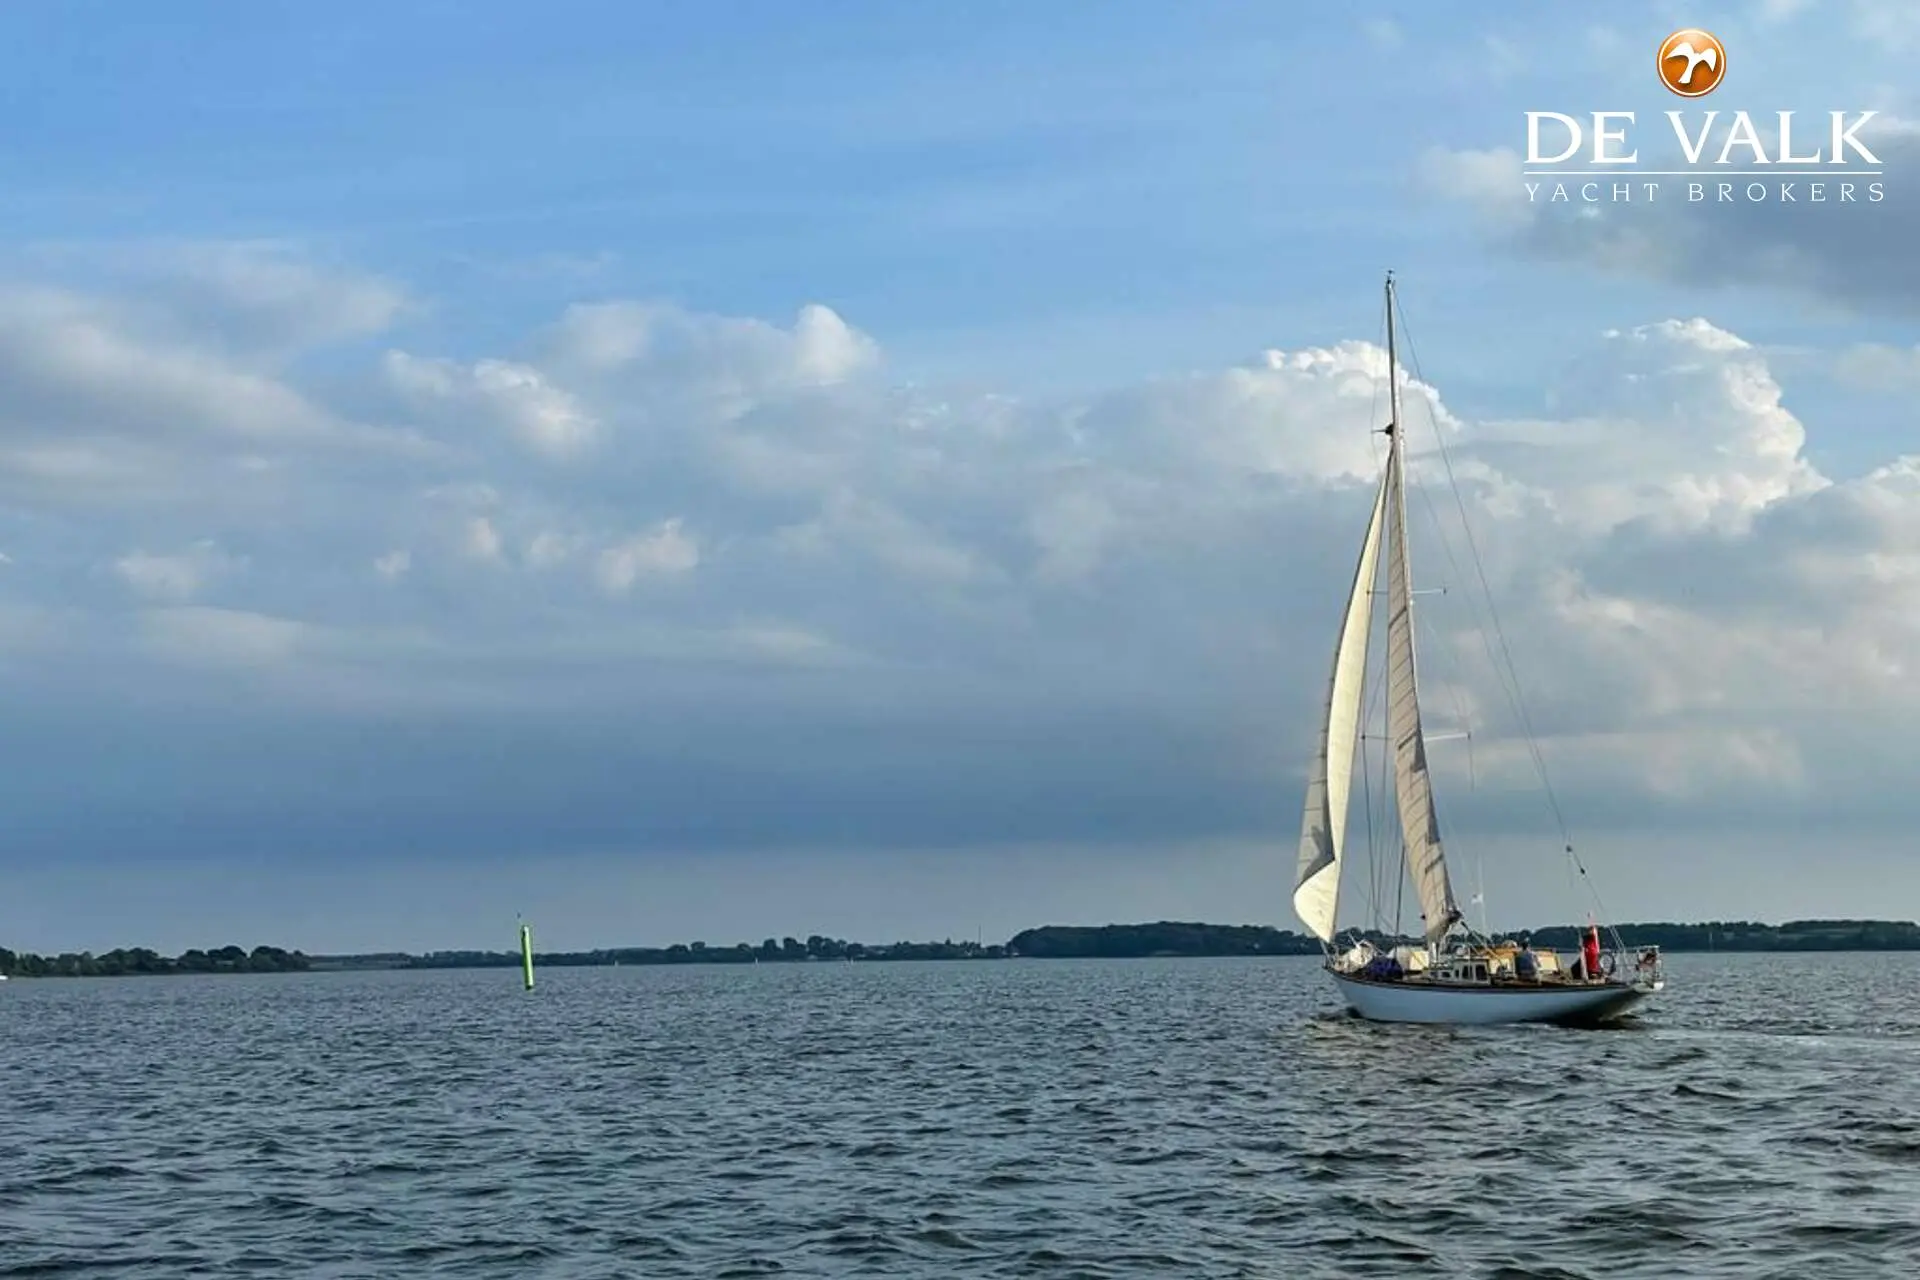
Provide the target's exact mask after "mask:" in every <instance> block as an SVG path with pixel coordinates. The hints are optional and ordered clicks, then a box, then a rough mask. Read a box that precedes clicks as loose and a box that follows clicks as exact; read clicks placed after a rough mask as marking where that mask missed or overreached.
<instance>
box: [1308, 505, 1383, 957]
mask: <svg viewBox="0 0 1920 1280" xmlns="http://www.w3.org/2000/svg"><path fill="white" fill-rule="evenodd" d="M1387 479H1388V477H1387V476H1382V477H1381V483H1380V488H1379V490H1378V491H1377V492H1376V493H1375V494H1374V498H1373V516H1372V517H1371V518H1370V519H1369V520H1368V521H1367V536H1366V539H1365V541H1363V542H1362V543H1361V544H1360V564H1359V566H1358V567H1357V568H1356V569H1355V570H1354V575H1353V590H1352V591H1351V592H1350V593H1348V595H1347V616H1346V621H1345V623H1344V624H1342V626H1341V628H1340V641H1339V643H1338V644H1337V645H1336V646H1335V647H1334V652H1333V674H1332V675H1331V676H1330V677H1328V680H1327V708H1326V718H1325V719H1324V720H1323V721H1322V722H1321V725H1320V750H1319V752H1318V753H1317V754H1316V755H1315V756H1314V758H1313V770H1312V772H1311V773H1310V774H1309V775H1308V779H1307V802H1306V812H1305V813H1304V814H1303V815H1302V818H1301V824H1300V870H1299V874H1298V875H1297V876H1296V877H1295V878H1294V889H1293V910H1294V914H1295V915H1297V916H1299V917H1300V919H1301V921H1302V922H1303V923H1304V924H1305V925H1306V926H1307V928H1309V929H1311V930H1313V932H1314V933H1315V934H1316V935H1317V936H1318V937H1319V938H1320V939H1321V940H1322V941H1324V942H1332V941H1333V922H1334V915H1335V913H1336V911H1337V910H1338V907H1339V899H1340V852H1341V850H1342V848H1343V847H1344V845H1345V839H1346V830H1347V795H1348V791H1349V788H1350V787H1351V784H1352V781H1353V749H1354V743H1355V741H1356V739H1357V737H1358V735H1359V727H1360V693H1361V687H1362V683H1363V677H1364V675H1365V673H1366V665H1367V635H1368V632H1369V630H1370V628H1371V626H1372V622H1373V593H1374V575H1375V572H1376V569H1377V565H1378V561H1379V557H1380V526H1381V521H1382V516H1383V514H1384V513H1385V511H1386V504H1387Z"/></svg>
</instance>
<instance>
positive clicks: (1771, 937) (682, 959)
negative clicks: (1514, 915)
mask: <svg viewBox="0 0 1920 1280" xmlns="http://www.w3.org/2000/svg"><path fill="white" fill-rule="evenodd" d="M1582 930H1583V926H1574V925H1552V926H1548V927H1546V928H1541V929H1532V930H1516V931H1514V932H1513V933H1512V934H1505V935H1502V936H1512V937H1526V938H1529V939H1530V940H1531V941H1532V942H1533V943H1534V945H1536V946H1543V947H1553V948H1572V947H1575V946H1577V945H1578V939H1579V934H1580V933H1581V932H1582ZM1618 931H1619V934H1620V936H1621V938H1622V939H1624V940H1625V942H1626V943H1627V945H1629V946H1657V947H1659V948H1660V949H1661V950H1662V951H1664V952H1670V953H1686V952H1711V951H1730V952H1761V953H1766V952H1838V951H1920V924H1915V923H1914V922H1913V921H1910V920H1790V921H1787V922H1786V923H1784V924H1777V925H1772V924H1760V923H1757V922H1754V921H1710V922H1707V923H1703V924H1671V923H1635V924H1622V925H1620V926H1618ZM1360 936H1363V937H1366V938H1368V939H1370V940H1371V941H1373V942H1375V943H1376V944H1382V943H1387V944H1390V943H1394V942H1400V941H1408V939H1395V938H1391V937H1387V936H1385V935H1381V934H1377V933H1371V932H1369V933H1364V934H1362V935H1360ZM1318 954H1320V942H1319V940H1318V939H1316V938H1314V937H1313V936H1311V935H1310V934H1301V933H1295V932H1293V931H1292V930H1288V929H1275V928H1272V927H1270V926H1266V925H1225V924H1203V923H1198V922H1184V921H1172V920H1162V921H1156V922H1154V923H1151V924H1108V925H1044V926H1042V927H1040V928H1037V929H1025V930H1022V931H1021V932H1019V933H1017V934H1015V935H1014V936H1013V937H1012V938H1009V939H1008V940H1007V941H1006V942H1004V943H985V944H982V943H980V942H954V941H952V940H947V941H943V942H894V943H884V944H869V943H860V942H846V941H843V940H841V939H839V938H828V937H823V936H821V935H819V934H815V935H813V936H811V937H809V938H806V939H804V940H801V939H797V938H792V937H788V938H779V939H775V938H768V939H766V940H765V941H764V942H762V943H760V945H758V946H754V945H752V944H749V943H745V942H742V943H737V944H735V945H733V946H709V945H708V944H706V943H704V942H690V943H675V944H673V945H672V946H667V947H611V948H601V949H598V950H594V951H561V952H536V953H535V956H534V960H535V963H536V965H538V966H539V967H542V968H584V967H597V966H608V965H675V964H709V965H710V964H791V963H796V962H806V961H815V962H818V961H858V962H861V963H873V962H886V961H907V960H1008V959H1024V960H1067V959H1107V960H1139V959H1150V958H1155V957H1163V956H1164V957H1188V958H1203V957H1223V956H1288V955H1302V956H1304V955H1318ZM519 963H520V954H519V952H517V951H430V952H425V953H422V954H418V955H416V954H413V953H410V952H403V951H392V952H376V953H368V954H360V955H307V954H306V953H304V952H301V951H289V950H286V949H284V948H280V947H269V946H259V947H254V948H253V949H252V950H250V951H249V950H246V949H244V948H241V947H238V946H226V947H217V948H213V949H211V950H204V951H203V950H199V949H193V950H189V951H185V952H182V953H181V954H180V955H177V956H163V955H161V954H159V953H158V952H156V951H153V950H150V949H148V948H145V947H130V948H120V949H116V950H113V951H108V952H105V953H102V954H100V955H94V954H92V953H91V952H66V953H63V954H61V955H57V956H40V955H35V954H32V953H30V952H20V953H16V952H13V951H10V950H8V949H6V948H5V947H0V973H4V974H6V975H7V976H9V977H19V978H91V977H125V976H149V975H151V976H161V975H167V974H189V973H308V972H342V971H355V970H357V971H368V970H395V969H506V968H513V967H516V966H518V965H519Z"/></svg>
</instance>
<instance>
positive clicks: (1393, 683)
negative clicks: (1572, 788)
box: [1386, 271, 1461, 943]
mask: <svg viewBox="0 0 1920 1280" xmlns="http://www.w3.org/2000/svg"><path fill="white" fill-rule="evenodd" d="M1386 301H1387V405H1388V409H1387V412H1388V422H1387V446H1388V452H1387V486H1388V487H1389V488H1390V489H1391V490H1392V494H1391V495H1390V496H1389V498H1388V505H1389V507H1390V515H1391V519H1392V522H1393V528H1392V533H1391V535H1390V537H1389V538H1388V540H1387V736H1388V738H1389V739H1390V740H1391V742H1392V745H1393V790H1394V798H1395V799H1396V800H1397V801H1398V805H1399V809H1400V832H1401V837H1402V839H1403V840H1404V841H1405V842H1406V858H1407V870H1408V872H1409V873H1410V874H1411V876H1412V878H1413V886H1414V889H1415V891H1416V892H1417V893H1418V895H1419V898H1420V919H1421V925H1422V932H1423V933H1424V934H1425V935H1426V938H1427V941H1428V942H1430V943H1433V942H1439V941H1440V940H1441V939H1442V938H1444V937H1446V935H1447V932H1448V930H1450V929H1452V928H1453V926H1454V924H1455V923H1456V922H1458V921H1459V920H1460V918H1461V913H1460V907H1459V904H1458V903H1457V902H1456V901H1455V900H1454V896H1453V885H1452V883H1451V882H1450V881H1449V879H1448V877H1447V861H1446V852H1445V850H1444V848H1443V847H1442V845H1441V842H1440V823H1439V819H1438V817H1437V815H1436V814H1435V812H1434V807H1433V786H1432V780H1431V778H1430V777H1429V776H1428V773H1427V744H1426V735H1425V733H1424V731H1423V730H1422V727H1421V724H1420V688H1419V677H1418V674H1417V671H1416V668H1415V664H1414V652H1413V571H1412V567H1411V565H1410V563H1409V561H1408V558H1407V486H1406V449H1405V445H1404V442H1403V440H1402V436H1403V435H1404V432H1403V431H1402V425H1403V424H1402V422H1401V415H1400V361H1399V351H1398V349H1397V345H1396V342H1395V330H1394V288H1393V273H1392V272H1391V271H1389V272H1388V273H1387V283H1386Z"/></svg>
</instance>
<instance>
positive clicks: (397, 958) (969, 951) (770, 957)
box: [313, 933, 1007, 969]
mask: <svg viewBox="0 0 1920 1280" xmlns="http://www.w3.org/2000/svg"><path fill="white" fill-rule="evenodd" d="M1006 954H1007V949H1006V948H1005V947H1004V946H1002V945H1000V944H999V943H997V942H996V943H988V944H986V945H982V944H980V943H978V942H955V941H953V940H952V939H948V940H946V941H944V942H890V943H866V942H847V941H845V940H843V939H840V938H828V937H824V936H822V935H820V934H817V933H816V934H813V935H812V936H811V937H809V938H808V939H807V940H806V941H805V942H802V941H800V940H799V939H798V938H768V939H766V940H765V941H764V942H762V943H761V944H760V945H759V946H757V947H756V946H754V945H753V944H752V943H748V942H736V943H734V944H733V945H731V946H710V945H709V944H707V943H705V942H676V943H674V944H673V945H672V946H668V947H611V948H603V949H601V950H597V951H542V952H536V953H535V956H534V962H535V963H536V964H538V965H540V966H541V967H542V968H566V967H575V966H589V965H612V964H762V963H764V964H785V963H792V962H796V961H805V960H863V961H865V960H1002V959H1005V958H1006ZM313 963H314V967H315V968H316V969H503V968H509V967H516V966H518V965H519V963H520V953H519V952H518V951H429V952H427V953H426V954H425V955H408V954H406V953H405V952H390V953H385V954H378V955H358V956H315V957H314V961H313Z"/></svg>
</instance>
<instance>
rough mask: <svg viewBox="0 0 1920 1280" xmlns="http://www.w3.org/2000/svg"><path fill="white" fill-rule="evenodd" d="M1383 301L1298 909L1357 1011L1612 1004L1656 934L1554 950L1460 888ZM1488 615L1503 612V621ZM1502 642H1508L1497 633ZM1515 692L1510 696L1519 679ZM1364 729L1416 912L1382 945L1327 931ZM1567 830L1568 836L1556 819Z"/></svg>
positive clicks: (1644, 982)
mask: <svg viewBox="0 0 1920 1280" xmlns="http://www.w3.org/2000/svg"><path fill="white" fill-rule="evenodd" d="M1386 307H1387V320H1386V330H1387V335H1386V336H1387V344H1386V345H1387V387H1388V389H1387V404H1388V420H1387V425H1386V428H1385V430H1384V434H1385V435H1386V437H1387V458H1386V462H1385V464H1384V466H1383V467H1382V470H1381V476H1380V483H1379V487H1378V489H1377V490H1376V492H1375V494H1374V500H1373V513H1372V515H1371V517H1370V518H1369V519H1368V521H1367V530H1366V536H1365V538H1364V539H1363V540H1362V542H1361V545H1360V560H1359V565H1358V566H1357V568H1356V569H1355V572H1354V578H1353V587H1352V590H1351V591H1350V592H1349V593H1348V596H1347V605H1346V612H1345V615H1344V618H1343V621H1342V623H1341V627H1340V635H1339V639H1338V642H1337V643H1336V645H1335V648H1334V657H1333V674H1332V676H1331V677H1330V678H1329V682H1328V688H1327V697H1326V703H1325V714H1324V716H1323V718H1322V721H1321V726H1320V742H1319V750H1318V752H1317V753H1316V755H1315V756H1314V761H1313V766H1312V769H1311V771H1310V773H1309V776H1308V783H1307V793H1306V805H1305V813H1304V815H1303V818H1302V825H1301V836H1300V861H1299V868H1298V875H1297V876H1296V878H1295V881H1294V893H1293V909H1294V913H1295V914H1296V915H1298V916H1299V917H1300V920H1301V922H1302V923H1304V924H1305V925H1306V926H1307V927H1308V928H1309V929H1311V930H1312V931H1313V933H1314V934H1315V936H1317V937H1318V938H1319V939H1320V941H1321V944H1322V947H1323V950H1324V951H1325V955H1326V971H1327V973H1328V975H1329V976H1330V977H1331V978H1332V980H1333V983H1334V986H1335V988H1336V989H1337V990H1338V991H1339V993H1340V995H1341V997H1342V998H1343V999H1344V1000H1345V1001H1346V1003H1347V1005H1348V1006H1349V1008H1351V1009H1352V1010H1353V1012H1355V1013H1357V1014H1359V1015H1360V1016H1361V1017H1364V1018H1370V1019H1375V1020H1377V1021H1382V1022H1424V1023H1479V1024H1484V1023H1502V1022H1594V1021H1605V1020H1608V1019H1612V1018H1616V1017H1618V1016H1619V1015H1620V1014H1623V1013H1625V1012H1626V1011H1627V1010H1628V1009H1630V1008H1632V1007H1633V1006H1634V1005H1636V1004H1638V1003H1639V1002H1640V1001H1642V1000H1644V999H1646V998H1648V997H1649V996H1652V995H1654V994H1656V993H1657V992H1659V991H1660V990H1662V989H1663V988H1664V986H1665V978H1664V975H1663V973H1662V968H1661V960H1660V952H1659V949H1658V948H1656V947H1642V948H1638V949H1636V950H1634V951H1632V952H1629V951H1628V948H1627V947H1626V946H1625V944H1624V943H1623V942H1622V941H1621V939H1620V936H1619V933H1618V931H1617V930H1615V929H1613V928H1611V927H1609V928H1608V931H1607V932H1608V934H1609V935H1610V939H1611V946H1603V945H1602V943H1601V940H1600V928H1599V926H1598V925H1589V928H1588V930H1587V933H1586V936H1585V937H1584V938H1583V939H1582V944H1581V946H1580V947H1579V949H1578V952H1579V953H1578V954H1577V955H1576V956H1574V957H1572V958H1571V959H1570V960H1569V961H1567V962H1563V961H1562V959H1561V957H1560V956H1559V954H1558V953H1557V952H1554V951H1536V950H1535V949H1533V948H1532V947H1531V946H1528V945H1525V944H1522V943H1515V942H1512V941H1498V942H1497V941H1495V940H1494V939H1493V938H1491V937H1489V936H1487V935H1486V933H1485V932H1484V931H1478V932H1476V931H1475V930H1473V929H1471V928H1470V927H1468V926H1467V924H1466V920H1465V917H1464V915H1463V913H1462V912H1461V910H1460V907H1459V904H1458V902H1457V901H1456V899H1455V897H1454V892H1453V883H1452V880H1451V878H1450V877H1449V875H1448V872H1447V857H1446V850H1445V847H1444V845H1443V844H1442V842H1441V838H1440V825H1439V819H1438V817H1437V814H1436V810H1435V806H1434V798H1433V784H1432V779H1431V777H1430V775H1429V773H1428V769H1427V735H1426V731H1425V728H1424V726H1423V724H1422V718H1421V709H1420V688H1419V677H1418V673H1417V668H1416V664H1415V661H1414V636H1413V627H1414V615H1413V596H1414V594H1415V593H1414V590H1413V581H1412V571H1411V569H1410V567H1409V562H1408V554H1407V550H1408V537H1407V518H1406V517H1407V498H1406V483H1405V481H1406V469H1405V451H1406V445H1405V430H1404V418H1403V416H1402V413H1401V403H1400V377H1399V374H1400V371H1399V356H1398V352H1397V350H1396V345H1395V323H1394V320H1395V311H1396V299H1395V296H1394V282H1393V276H1392V275H1391V273H1389V274H1388V276H1387V284H1386ZM1444 447H1445V446H1444V443H1443V444H1442V448H1443V449H1444ZM1450 471H1451V468H1449V472H1450ZM1382 542H1384V543H1385V544H1386V566H1385V568H1386V576H1387V586H1386V591H1385V594H1386V597H1387V627H1386V632H1387V634H1386V654H1385V662H1384V666H1385V675H1384V684H1385V694H1386V696H1385V704H1386V705H1385V720H1386V724H1385V730H1384V734H1380V733H1376V734H1364V733H1362V731H1361V722H1362V711H1363V708H1364V707H1365V705H1366V701H1367V699H1366V695H1367V694H1368V693H1369V692H1371V691H1372V688H1373V684H1372V683H1370V682H1369V680H1368V679H1367V662H1368V651H1369V645H1370V642H1371V638H1372V623H1373V601H1374V597H1375V596H1376V595H1378V594H1380V592H1379V591H1378V589H1377V583H1376V580H1377V577H1378V573H1379V569H1380V563H1379V562H1380V559H1381V556H1380V551H1381V544H1382ZM1494 625H1495V626H1496V627H1497V626H1498V623H1497V621H1496V622H1495V624H1494ZM1501 649H1502V651H1503V652H1504V649H1505V644H1504V641H1503V642H1502V645H1501ZM1490 652H1491V651H1490ZM1509 693H1510V694H1511V695H1512V696H1513V697H1515V698H1516V700H1517V697H1518V682H1517V681H1514V682H1513V683H1512V684H1511V685H1510V687H1509ZM1523 724H1524V719H1523ZM1368 739H1372V740H1374V741H1379V742H1384V743H1386V744H1389V749H1390V754H1391V772H1392V787H1391V792H1392V795H1393V797H1394V800H1395V802H1396V808H1397V810H1398V821H1397V822H1395V823H1391V824H1383V825H1386V826H1390V827H1397V829H1398V830H1397V835H1398V837H1399V840H1398V844H1399V850H1398V855H1399V856H1398V862H1399V867H1398V870H1397V872H1396V875H1395V877H1394V879H1395V880H1396V882H1398V883H1405V882H1406V881H1407V880H1411V882H1412V884H1413V887H1414V891H1415V894H1416V896H1417V897H1418V900H1419V908H1420V921H1421V928H1420V932H1419V934H1418V935H1417V936H1416V937H1415V938H1414V939H1413V940H1411V941H1407V942H1403V943H1400V944H1398V945H1391V946H1389V947H1387V948H1384V949H1383V948H1381V947H1379V946H1377V945H1376V944H1375V943H1374V942H1373V941H1371V940H1367V939H1359V940H1356V941H1354V942H1352V943H1351V944H1350V945H1348V946H1345V947H1340V946H1338V945H1337V944H1336V936H1337V935H1336V931H1335V926H1336V921H1337V917H1338V908H1339V898H1340V879H1341V871H1342V862H1343V854H1344V852H1345V848H1344V845H1345V839H1346V827H1347V808H1348V799H1349V796H1350V794H1351V791H1352V783H1353V776H1354V757H1355V755H1356V753H1357V752H1359V751H1360V749H1361V748H1362V747H1363V745H1364V742H1365V741H1366V740H1368ZM1532 754H1533V758H1534V761H1535V764H1536V765H1538V766H1540V767H1541V769H1542V782H1543V783H1544V781H1545V774H1544V765H1543V764H1541V761H1540V757H1539V754H1538V752H1537V750H1536V751H1534V752H1533V753H1532ZM1362 776H1363V779H1364V777H1365V775H1364V774H1363V775H1362ZM1549 801H1550V802H1551V793H1550V792H1549ZM1555 816H1556V818H1557V817H1558V810H1557V807H1556V809H1555ZM1561 834H1562V837H1563V838H1564V837H1565V828H1564V824H1562V831H1561ZM1565 847H1566V853H1567V856H1568V857H1569V858H1572V859H1574V866H1575V868H1576V869H1577V870H1578V871H1579V873H1580V878H1581V880H1582V881H1583V882H1584V881H1585V880H1586V871H1585V868H1584V867H1580V866H1579V862H1578V859H1577V858H1576V857H1575V855H1574V852H1573V845H1572V842H1571V841H1566V842H1565ZM1377 852H1378V851H1376V854H1377ZM1381 883H1382V882H1381V880H1380V878H1379V877H1378V875H1376V877H1375V880H1374V884H1375V886H1376V893H1375V895H1374V927H1375V936H1380V937H1388V938H1398V937H1399V936H1400V934H1401V930H1400V929H1399V920H1398V919H1397V908H1396V918H1395V919H1393V920H1392V921H1391V922H1390V923H1389V922H1388V921H1387V920H1386V919H1385V918H1384V914H1385V913H1384V909H1383V906H1382V899H1383V897H1384V896H1385V895H1384V894H1382V893H1380V892H1378V888H1379V886H1380V884H1381Z"/></svg>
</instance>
